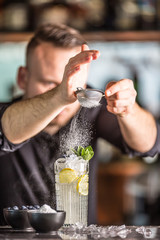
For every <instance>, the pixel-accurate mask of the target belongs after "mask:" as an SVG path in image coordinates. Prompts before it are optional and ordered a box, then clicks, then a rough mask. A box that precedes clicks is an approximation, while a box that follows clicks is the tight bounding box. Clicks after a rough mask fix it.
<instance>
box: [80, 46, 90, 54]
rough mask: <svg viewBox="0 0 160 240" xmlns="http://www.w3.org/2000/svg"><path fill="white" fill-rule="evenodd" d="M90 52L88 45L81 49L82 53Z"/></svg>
mask: <svg viewBox="0 0 160 240" xmlns="http://www.w3.org/2000/svg"><path fill="white" fill-rule="evenodd" d="M87 50H89V47H88V45H87V44H83V45H82V47H81V52H83V51H87Z"/></svg>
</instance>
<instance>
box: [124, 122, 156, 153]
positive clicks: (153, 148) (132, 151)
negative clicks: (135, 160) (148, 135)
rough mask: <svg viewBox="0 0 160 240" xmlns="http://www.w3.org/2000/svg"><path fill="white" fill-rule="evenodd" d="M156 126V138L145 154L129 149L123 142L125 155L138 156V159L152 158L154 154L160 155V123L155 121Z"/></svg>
mask: <svg viewBox="0 0 160 240" xmlns="http://www.w3.org/2000/svg"><path fill="white" fill-rule="evenodd" d="M156 125H157V138H156V141H155V144H154V145H153V147H152V148H151V149H150V150H149V151H147V152H144V153H142V152H137V151H135V150H133V149H131V148H130V147H129V146H128V145H127V144H126V143H125V142H124V148H125V151H126V153H127V154H128V155H129V156H130V157H133V156H139V157H154V156H155V155H156V154H159V153H160V123H159V122H158V121H156Z"/></svg>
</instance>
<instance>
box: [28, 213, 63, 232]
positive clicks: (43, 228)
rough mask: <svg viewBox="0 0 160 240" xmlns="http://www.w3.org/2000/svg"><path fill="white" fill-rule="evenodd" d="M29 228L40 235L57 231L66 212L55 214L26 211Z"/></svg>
mask: <svg viewBox="0 0 160 240" xmlns="http://www.w3.org/2000/svg"><path fill="white" fill-rule="evenodd" d="M27 213H28V217H29V221H30V224H31V226H32V227H33V228H34V229H35V230H36V232H40V233H48V232H54V231H57V230H58V229H59V228H60V227H62V226H63V224H64V221H65V217H66V212H65V211H57V212H56V213H42V212H38V211H37V210H29V211H27Z"/></svg>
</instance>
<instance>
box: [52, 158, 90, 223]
mask: <svg viewBox="0 0 160 240" xmlns="http://www.w3.org/2000/svg"><path fill="white" fill-rule="evenodd" d="M54 168H55V182H56V204H57V210H65V211H66V220H65V224H66V225H69V224H75V223H77V222H79V223H83V224H85V225H87V217H88V178H89V176H88V175H89V161H87V160H84V159H83V158H82V157H77V156H76V155H74V154H72V155H70V156H68V157H65V158H59V159H58V160H57V161H56V162H55V165H54Z"/></svg>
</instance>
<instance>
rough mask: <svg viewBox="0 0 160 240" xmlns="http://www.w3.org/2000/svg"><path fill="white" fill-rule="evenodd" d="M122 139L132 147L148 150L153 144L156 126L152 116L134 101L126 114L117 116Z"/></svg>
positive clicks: (137, 149) (142, 150) (140, 150)
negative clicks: (129, 111) (130, 109)
mask: <svg viewBox="0 0 160 240" xmlns="http://www.w3.org/2000/svg"><path fill="white" fill-rule="evenodd" d="M117 118H118V122H119V125H120V128H121V132H122V135H123V137H124V140H125V141H126V143H127V144H128V146H129V147H131V148H132V149H134V150H136V151H139V152H147V151H149V150H150V149H151V148H152V147H153V145H154V144H155V141H156V137H157V127H156V122H155V119H154V117H153V116H152V115H151V114H150V113H149V112H147V111H146V110H144V109H142V108H141V107H140V106H138V104H136V103H135V105H134V107H133V109H132V112H131V113H130V114H128V115H126V116H125V115H124V116H117Z"/></svg>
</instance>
